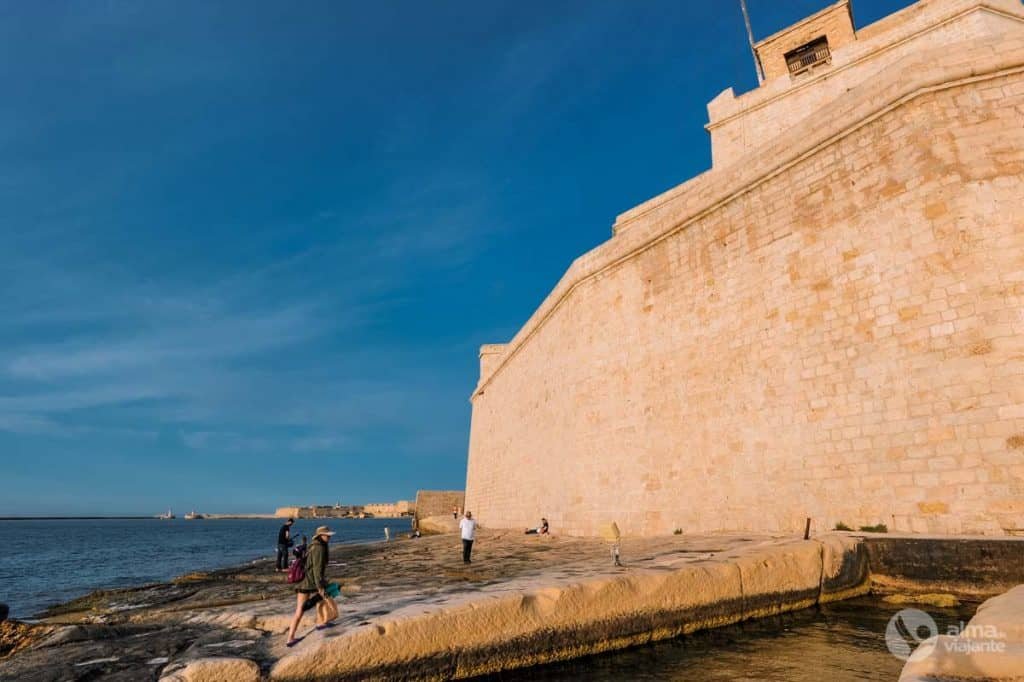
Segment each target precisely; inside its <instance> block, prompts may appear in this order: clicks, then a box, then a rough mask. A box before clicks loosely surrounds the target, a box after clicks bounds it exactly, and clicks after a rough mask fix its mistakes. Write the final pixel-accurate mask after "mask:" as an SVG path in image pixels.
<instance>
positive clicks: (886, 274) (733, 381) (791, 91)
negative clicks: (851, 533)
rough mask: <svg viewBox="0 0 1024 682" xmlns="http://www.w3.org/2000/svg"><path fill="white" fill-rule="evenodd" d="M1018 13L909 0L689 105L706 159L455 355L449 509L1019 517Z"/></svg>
mask: <svg viewBox="0 0 1024 682" xmlns="http://www.w3.org/2000/svg"><path fill="white" fill-rule="evenodd" d="M1022 18H1024V7H1022V5H1021V3H1020V2H1019V1H1016V0H1013V1H1005V0H984V1H983V0H947V1H945V2H921V3H918V5H917V6H915V8H914V9H913V10H911V11H909V13H906V14H902V15H900V16H897V17H895V18H888V19H886V20H883V22H885V23H884V25H883V26H882V27H876V28H874V29H872V30H871V31H869V33H868V36H870V37H869V38H864V39H861V38H860V37H858V39H857V40H856V41H853V42H851V43H849V44H847V45H846V46H844V47H842V48H841V49H840V50H839V51H837V52H836V53H835V55H834V60H833V64H832V66H831V67H830V68H829V69H827V70H824V71H822V72H821V73H820V74H819V73H817V72H816V73H815V75H814V76H813V77H812V78H811V79H794V80H790V78H789V76H782V77H780V78H776V79H774V80H772V81H770V82H768V83H766V84H765V85H764V86H763V87H762V88H758V89H757V90H755V91H753V92H751V93H747V94H744V95H742V96H740V97H737V98H732V97H726V98H724V99H721V100H719V99H716V108H715V111H714V112H713V126H712V127H711V130H712V135H713V138H714V147H715V148H716V149H719V148H721V147H722V145H724V146H725V147H724V148H726V149H729V148H731V149H732V150H733V151H732V152H728V151H727V152H726V153H725V155H724V157H720V156H719V154H718V151H716V152H715V153H716V159H715V167H714V168H712V169H711V170H710V171H708V172H707V173H704V174H702V175H700V176H698V177H696V178H694V179H693V180H691V181H690V182H688V183H686V184H684V185H682V186H680V187H677V188H675V189H672V190H669V191H668V192H666V193H664V194H662V195H660V196H658V197H655V198H654V199H651V200H650V201H648V202H645V203H644V204H642V205H640V206H637V207H635V208H634V209H631V210H630V211H627V212H626V213H624V214H623V215H622V216H620V218H619V220H618V221H617V222H616V226H615V235H614V237H613V238H612V239H611V240H609V241H608V242H606V243H604V244H602V245H600V246H598V247H597V248H595V249H594V250H592V251H590V252H588V253H586V254H583V255H582V256H580V257H579V258H577V259H576V261H574V263H573V264H572V265H571V266H570V268H569V269H568V271H567V272H566V273H565V276H564V277H563V278H562V279H561V280H560V281H559V283H558V284H557V285H556V286H555V287H554V289H553V290H552V292H551V293H550V295H549V296H548V298H547V299H546V300H545V301H544V302H543V303H542V304H541V305H540V306H539V308H538V309H537V310H536V311H535V313H534V314H533V315H532V316H531V317H530V319H529V320H528V321H527V322H526V323H525V325H524V326H523V327H522V329H521V330H520V331H519V332H518V333H517V334H516V335H515V337H514V338H513V339H512V340H511V341H510V342H509V343H508V344H506V345H505V346H499V347H491V346H489V347H488V348H487V349H486V353H484V354H482V356H481V368H482V372H481V376H480V383H479V384H478V386H477V390H476V391H475V392H474V394H473V396H472V402H473V417H472V427H471V437H470V453H469V463H468V473H467V491H466V493H467V496H466V505H467V507H468V508H469V509H471V510H472V511H473V513H474V515H475V516H476V518H478V519H479V521H480V522H481V523H482V524H484V525H486V526H488V527H492V528H510V529H515V528H525V527H527V526H530V525H533V524H535V523H536V519H537V518H539V517H540V516H545V517H547V518H548V519H549V521H550V522H551V526H552V528H553V529H557V532H559V533H569V534H577V535H593V534H596V532H597V530H598V529H599V528H600V527H601V526H602V525H603V524H605V523H607V522H610V521H617V522H618V523H619V526H620V528H621V529H622V531H623V533H624V534H625V535H626V536H627V537H628V536H636V535H659V534H668V533H671V532H672V531H673V530H674V529H675V528H683V529H685V530H686V531H687V532H713V531H718V530H725V531H741V530H743V531H750V532H787V533H797V532H800V531H802V530H803V523H804V519H805V518H806V517H808V516H810V517H812V518H813V519H814V520H815V524H816V527H817V528H828V527H834V525H835V524H836V523H837V522H839V521H844V522H846V523H848V524H851V525H852V526H853V527H860V526H862V525H871V524H877V523H885V524H886V525H887V526H888V527H889V529H890V530H891V531H894V532H895V531H900V532H913V533H944V534H974V533H977V534H986V535H1006V534H1012V533H1017V532H1020V531H1021V530H1022V529H1024V459H1022V458H1024V449H1022V447H1021V444H1022V443H1024V427H1022V423H1024V422H1022V421H1021V420H1022V418H1024V395H1022V394H1021V389H1020V384H1021V382H1020V372H1021V362H1022V361H1021V351H1022V349H1024V345H1022V342H1021V339H1022V338H1024V321H1022V320H1021V317H1020V314H1019V312H1020V307H1021V304H1020V299H1021V296H1022V295H1024V279H1022V277H1024V276H1022V275H1021V272H1022V271H1024V263H1022V260H1021V254H1022V253H1024V230H1022V229H1021V225H1024V21H1022ZM869 28H870V27H869ZM728 100H732V101H728ZM734 133H735V135H736V137H735V139H734V140H732V141H730V140H729V139H728V138H730V137H731V136H732V135H733V134H734ZM720 160H722V163H719V161H720Z"/></svg>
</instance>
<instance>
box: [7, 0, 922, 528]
mask: <svg viewBox="0 0 1024 682" xmlns="http://www.w3.org/2000/svg"><path fill="white" fill-rule="evenodd" d="M824 4H825V3H824V2H822V1H821V0H813V1H812V0H787V1H786V2H777V1H775V0H749V7H750V12H751V15H752V21H753V24H754V31H755V34H756V35H757V37H764V36H766V35H768V34H769V33H771V32H773V31H775V30H777V29H779V28H781V27H783V26H785V25H787V24H788V23H791V22H792V21H794V20H796V19H799V18H800V17H802V16H804V15H806V14H809V13H810V12H812V11H814V10H817V9H819V8H820V7H822V6H824ZM906 4H909V3H908V2H906V1H905V0H903V1H900V0H859V1H858V2H856V3H855V14H856V18H857V22H858V25H864V24H865V23H868V22H870V21H872V20H874V19H877V18H879V17H881V16H884V15H886V14H888V13H890V12H891V11H893V10H895V9H897V8H899V7H902V6H905V5H906ZM728 86H733V87H734V88H736V89H737V91H743V90H747V89H750V88H751V87H753V86H754V73H753V68H752V66H751V60H750V55H749V51H748V49H747V47H746V42H745V35H744V31H743V24H742V20H741V16H740V13H739V9H738V2H730V1H727V0H723V1H722V2H680V1H679V0H644V1H642V2H626V1H624V0H619V1H615V2H612V1H606V0H586V1H583V0H579V1H560V2H543V3H542V2H499V1H497V0H495V1H493V2H484V3H478V2H468V1H466V0H462V1H459V2H451V1H448V0H432V1H431V2H411V1H401V2H398V1H396V2H383V3H356V2H316V1H311V2H304V3H300V4H294V3H281V2H266V1H263V0H254V1H250V2H245V3H243V2H215V1H205V0H204V1H203V2H198V1H189V2H181V3H171V2H131V3H129V2H119V1H115V0H107V1H97V2H93V1H85V0H82V1H79V2H38V3H5V4H3V5H0V89H2V90H0V91H2V95H3V100H4V105H3V106H2V107H0V230H2V237H3V249H0V291H2V293H3V295H2V297H0V464H2V469H0V515H3V514H15V513H32V514H58V513H156V512H158V511H160V510H162V509H164V508H166V507H167V506H172V507H174V508H175V509H176V510H180V511H184V510H187V509H190V508H193V507H195V508H196V509H200V510H205V511H224V512H231V511H235V512H237V511H260V512H264V511H270V510H272V509H273V507H275V506H277V505H284V504H308V503H313V502H333V501H338V500H341V501H346V502H367V501H375V500H376V501H383V500H392V499H399V498H407V497H410V496H412V495H414V494H415V491H416V489H417V488H461V487H462V486H463V485H464V481H465V460H466V449H467V442H468V433H469V418H470V406H469V403H468V397H469V394H470V392H471V390H472V388H473V386H474V384H475V382H476V377H477V371H478V365H477V355H476V351H477V348H478V346H479V345H480V344H482V343H493V342H502V341H506V340H508V339H509V338H510V337H511V336H512V335H513V334H514V333H515V331H516V330H517V329H518V327H519V326H520V325H521V324H522V323H523V322H524V321H525V320H526V319H527V318H528V317H529V315H530V314H531V312H532V311H533V309H534V308H535V307H536V306H537V304H539V303H540V301H541V300H543V298H544V296H545V295H546V294H547V292H548V291H549V290H550V288H551V287H552V286H553V285H554V283H555V282H556V281H557V280H558V278H559V277H560V276H561V274H562V273H563V272H564V270H565V268H566V267H567V266H568V265H569V263H570V262H571V261H572V259H573V258H575V257H576V256H578V255H579V254H581V253H583V252H584V251H586V250H587V249H589V248H592V247H594V246H596V245H597V244H599V243H601V242H602V241H604V240H606V239H607V238H608V237H609V234H610V226H611V223H612V222H613V220H614V218H615V215H616V214H617V213H620V212H622V211H624V210H626V209H628V208H629V207H630V206H632V205H634V204H636V203H638V202H640V201H643V200H644V199H646V198H649V197H650V196H653V195H654V194H657V193H658V192H660V191H662V190H665V189H667V188H669V187H671V186H674V185H676V184H678V183H680V182H682V181H684V180H686V179H687V178H688V177H690V176H692V175H695V174H696V173H699V172H701V171H703V170H704V169H706V168H707V167H708V166H709V165H710V152H709V146H708V140H707V134H706V133H705V131H704V130H703V129H702V126H703V124H704V123H705V122H706V111H705V108H704V107H705V104H706V102H707V101H708V100H710V99H711V98H713V97H714V96H715V95H716V94H717V93H718V92H720V91H721V90H722V89H724V88H726V87H728Z"/></svg>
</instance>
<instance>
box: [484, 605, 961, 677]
mask: <svg viewBox="0 0 1024 682" xmlns="http://www.w3.org/2000/svg"><path fill="white" fill-rule="evenodd" d="M905 608H908V607H907V606H897V605H895V604H888V603H886V602H884V601H882V599H880V598H878V597H860V598H857V599H851V600H848V601H843V602H837V603H834V604H826V605H822V606H819V607H815V608H810V609H805V610H803V611H798V612H795V613H789V614H784V615H781V616H774V617H769V618H763V619H760V620H752V621H747V622H745V623H742V624H739V625H733V626H728V627H724V628H718V629H716V630H707V631H704V632H697V633H694V634H693V635H690V636H687V637H680V638H678V639H674V640H670V641H665V642H660V643H657V644H652V645H648V646H642V647H637V648H635V649H628V650H625V651H620V652H616V653H610V654H604V655H600V656H592V657H589V658H583V659H579V660H576V661H571V662H568V663H562V664H556V665H549V666H542V667H538V668H531V669H529V670H522V671H513V672H509V673H504V674H501V675H495V676H493V677H491V678H488V679H489V680H491V681H493V682H497V681H501V682H555V681H556V680H557V681H559V682H569V681H570V680H571V681H576V680H587V681H588V682H627V681H628V682H634V681H635V682H692V681H693V680H701V681H702V682H704V681H708V682H733V681H735V680H772V681H774V682H821V680H827V681H828V682H852V681H854V680H858V681H859V680H895V679H896V678H898V677H899V674H900V670H902V669H903V664H904V661H903V660H902V659H900V658H897V657H896V656H894V655H893V654H892V653H891V652H890V651H889V647H888V646H887V644H886V626H887V625H888V623H889V619H890V618H892V617H893V616H894V615H895V614H896V613H897V612H899V611H900V610H901V609H905ZM912 608H918V609H921V610H924V611H927V612H928V613H929V614H930V615H931V616H932V618H933V619H934V620H935V622H936V625H937V626H938V628H939V631H940V632H947V630H948V629H949V628H950V627H958V626H960V625H962V624H963V623H965V622H967V621H969V620H970V618H971V616H973V615H974V612H975V610H976V608H977V604H964V605H962V606H960V607H957V608H955V609H937V608H933V607H929V606H915V607H912Z"/></svg>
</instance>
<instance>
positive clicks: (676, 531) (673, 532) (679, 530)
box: [672, 528, 683, 535]
mask: <svg viewBox="0 0 1024 682" xmlns="http://www.w3.org/2000/svg"><path fill="white" fill-rule="evenodd" d="M682 534H683V529H682V528H676V529H675V530H674V531H672V535H682Z"/></svg>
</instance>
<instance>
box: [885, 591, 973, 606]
mask: <svg viewBox="0 0 1024 682" xmlns="http://www.w3.org/2000/svg"><path fill="white" fill-rule="evenodd" d="M882 601H884V602H886V603H887V604H922V605H924V606H937V607H939V608H943V609H948V608H953V607H955V606H959V605H960V600H959V599H957V598H956V595H952V594H946V593H942V592H936V593H932V592H928V593H925V594H887V595H886V596H885V597H883V598H882Z"/></svg>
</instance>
